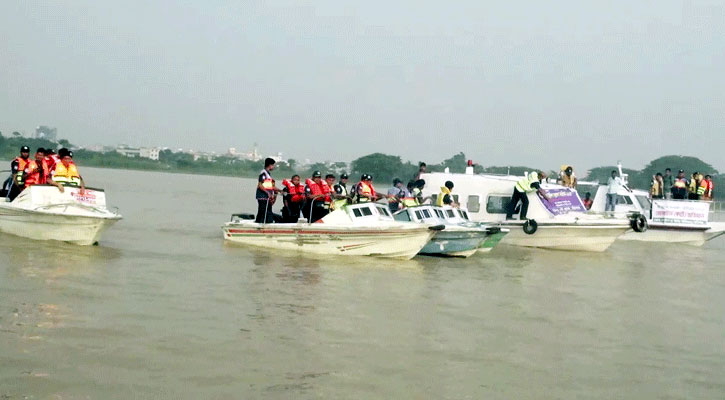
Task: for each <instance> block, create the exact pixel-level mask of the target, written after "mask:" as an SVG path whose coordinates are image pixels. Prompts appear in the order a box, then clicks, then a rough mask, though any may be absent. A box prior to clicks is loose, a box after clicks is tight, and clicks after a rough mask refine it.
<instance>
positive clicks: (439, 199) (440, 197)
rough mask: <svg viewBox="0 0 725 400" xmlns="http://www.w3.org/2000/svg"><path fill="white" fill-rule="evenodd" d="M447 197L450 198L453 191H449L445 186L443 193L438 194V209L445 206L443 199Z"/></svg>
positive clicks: (442, 189)
mask: <svg viewBox="0 0 725 400" xmlns="http://www.w3.org/2000/svg"><path fill="white" fill-rule="evenodd" d="M446 195H449V196H450V195H451V190H450V189H448V188H447V187H445V186H441V192H440V193H438V198H437V199H436V205H437V206H438V207H441V206H443V205H444V204H443V198H444V197H445V196H446Z"/></svg>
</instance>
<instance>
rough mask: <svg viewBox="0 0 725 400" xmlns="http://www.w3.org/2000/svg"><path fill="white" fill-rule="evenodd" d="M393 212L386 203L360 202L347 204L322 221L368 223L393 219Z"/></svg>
mask: <svg viewBox="0 0 725 400" xmlns="http://www.w3.org/2000/svg"><path fill="white" fill-rule="evenodd" d="M393 220H394V219H393V213H391V212H390V208H388V205H387V204H380V203H360V204H348V205H346V206H344V207H343V208H342V209H340V210H335V211H333V212H331V213H329V214H327V215H326V216H325V217H323V218H322V222H323V223H350V222H352V223H353V224H356V223H359V224H366V225H367V224H370V223H371V222H374V221H393Z"/></svg>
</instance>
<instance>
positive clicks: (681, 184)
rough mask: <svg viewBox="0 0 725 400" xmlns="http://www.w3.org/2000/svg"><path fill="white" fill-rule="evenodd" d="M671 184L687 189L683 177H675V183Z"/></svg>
mask: <svg viewBox="0 0 725 400" xmlns="http://www.w3.org/2000/svg"><path fill="white" fill-rule="evenodd" d="M673 186H674V187H676V188H678V189H687V181H686V180H685V178H677V179H675V184H674V185H673Z"/></svg>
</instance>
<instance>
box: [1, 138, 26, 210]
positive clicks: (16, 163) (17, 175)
mask: <svg viewBox="0 0 725 400" xmlns="http://www.w3.org/2000/svg"><path fill="white" fill-rule="evenodd" d="M29 162H30V147H28V146H23V147H21V148H20V155H19V156H18V157H16V158H15V159H14V160H13V161H12V162H11V163H10V173H11V176H10V177H11V179H12V182H11V183H10V184H9V185H7V191H8V194H7V197H8V200H10V201H12V200H13V199H15V198H16V197H17V196H18V195H19V194H20V192H22V191H23V189H25V177H24V176H23V172H24V171H25V168H26V167H27V166H28V163H29Z"/></svg>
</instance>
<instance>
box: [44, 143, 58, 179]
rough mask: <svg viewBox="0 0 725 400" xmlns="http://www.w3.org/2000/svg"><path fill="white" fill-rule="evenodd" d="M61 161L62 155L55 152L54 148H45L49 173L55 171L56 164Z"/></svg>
mask: <svg viewBox="0 0 725 400" xmlns="http://www.w3.org/2000/svg"><path fill="white" fill-rule="evenodd" d="M59 162H60V157H58V155H57V154H55V150H53V149H45V164H46V165H47V166H48V175H50V172H52V171H53V169H54V168H55V165H56V164H58V163H59Z"/></svg>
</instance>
